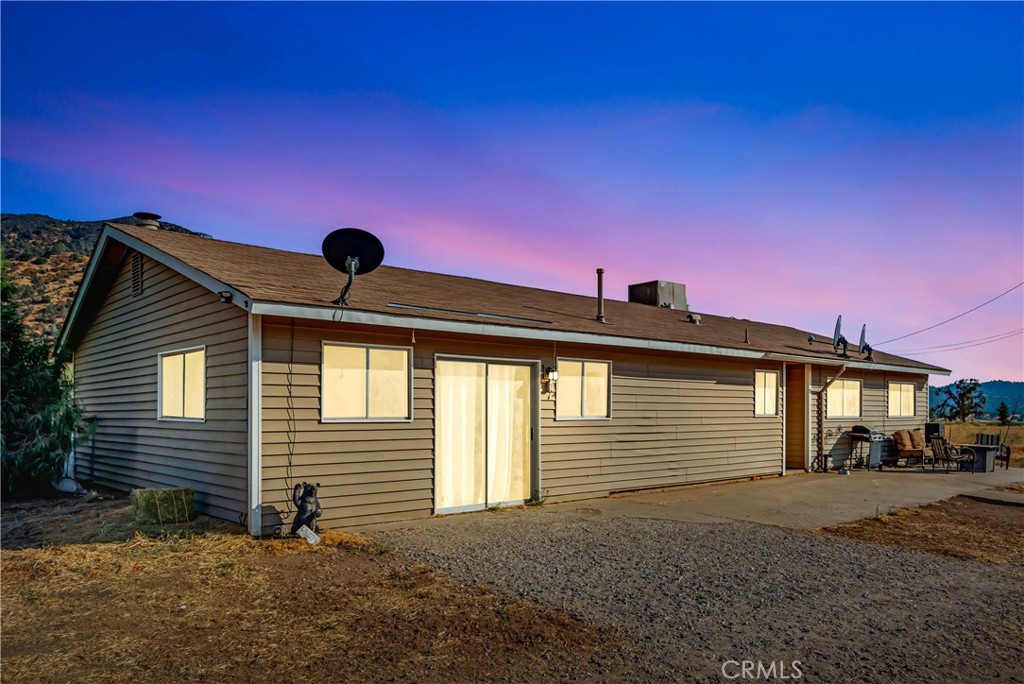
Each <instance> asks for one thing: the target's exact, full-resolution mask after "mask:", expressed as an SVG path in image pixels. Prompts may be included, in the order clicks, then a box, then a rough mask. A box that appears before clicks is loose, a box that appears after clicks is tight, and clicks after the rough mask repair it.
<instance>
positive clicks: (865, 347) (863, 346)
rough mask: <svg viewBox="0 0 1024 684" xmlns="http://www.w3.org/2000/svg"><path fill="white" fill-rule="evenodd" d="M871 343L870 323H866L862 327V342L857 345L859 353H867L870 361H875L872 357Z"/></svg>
mask: <svg viewBox="0 0 1024 684" xmlns="http://www.w3.org/2000/svg"><path fill="white" fill-rule="evenodd" d="M871 351H872V350H871V345H870V344H868V324H867V323H865V324H864V325H862V326H861V327H860V344H859V345H857V353H858V354H867V359H868V361H871V362H874V359H872V358H871Z"/></svg>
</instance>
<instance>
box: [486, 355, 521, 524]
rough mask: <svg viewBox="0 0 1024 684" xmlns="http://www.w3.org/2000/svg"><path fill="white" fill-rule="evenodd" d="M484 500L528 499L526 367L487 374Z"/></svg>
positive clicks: (490, 370) (495, 368) (493, 367)
mask: <svg viewBox="0 0 1024 684" xmlns="http://www.w3.org/2000/svg"><path fill="white" fill-rule="evenodd" d="M487 468H488V471H487V503H488V504H497V503H504V502H508V501H522V500H524V499H528V498H530V368H529V367H528V366H505V365H499V364H490V365H489V366H488V373H487Z"/></svg>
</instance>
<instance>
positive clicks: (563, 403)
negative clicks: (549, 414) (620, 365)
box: [555, 359, 612, 419]
mask: <svg viewBox="0 0 1024 684" xmlns="http://www.w3.org/2000/svg"><path fill="white" fill-rule="evenodd" d="M611 377H612V364H611V363H610V362H608V361H585V360H583V359H558V387H557V390H556V396H555V417H556V418H566V419H572V418H608V417H610V416H611Z"/></svg>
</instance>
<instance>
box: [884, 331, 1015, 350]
mask: <svg viewBox="0 0 1024 684" xmlns="http://www.w3.org/2000/svg"><path fill="white" fill-rule="evenodd" d="M1022 331H1024V328H1017V329H1016V330H1008V331H1007V332H1001V333H997V334H995V335H989V336H988V337H979V338H977V339H974V340H963V341H962V342H950V343H949V344H937V345H935V346H934V347H918V348H917V349H904V350H902V351H893V352H889V353H890V354H916V353H920V352H924V351H931V350H932V349H945V348H946V347H959V346H960V345H961V344H970V343H972V342H985V341H986V340H992V341H993V342H998V341H999V339H1002V338H1003V337H1012V336H1013V335H1015V334H1017V333H1019V332H1022ZM996 338H999V339H996Z"/></svg>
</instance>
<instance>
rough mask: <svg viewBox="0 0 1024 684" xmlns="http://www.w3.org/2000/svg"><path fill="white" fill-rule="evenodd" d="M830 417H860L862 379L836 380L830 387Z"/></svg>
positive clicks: (827, 399) (828, 412) (828, 398)
mask: <svg viewBox="0 0 1024 684" xmlns="http://www.w3.org/2000/svg"><path fill="white" fill-rule="evenodd" d="M826 401H827V402H828V411H827V412H826V417H828V418H859V417H860V380H836V381H835V382H833V383H832V385H831V386H829V388H828V397H827V398H826Z"/></svg>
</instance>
